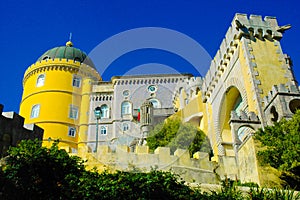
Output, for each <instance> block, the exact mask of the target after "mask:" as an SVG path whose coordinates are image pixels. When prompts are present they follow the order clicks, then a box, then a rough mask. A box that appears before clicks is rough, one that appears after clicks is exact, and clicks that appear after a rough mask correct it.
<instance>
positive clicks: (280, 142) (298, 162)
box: [255, 111, 300, 183]
mask: <svg viewBox="0 0 300 200" xmlns="http://www.w3.org/2000/svg"><path fill="white" fill-rule="evenodd" d="M255 138H256V139H258V140H259V141H260V142H261V144H262V147H263V149H262V150H260V151H259V152H258V158H259V160H260V161H261V163H262V164H270V165H271V166H272V167H274V168H276V169H279V170H281V171H282V172H284V173H286V172H287V173H292V174H293V175H295V176H294V178H296V181H297V179H298V182H299V180H300V178H299V177H300V156H299V155H300V111H298V112H296V114H295V115H294V116H293V118H292V119H291V120H286V119H283V120H281V121H280V122H278V123H275V124H274V126H268V127H265V129H264V130H259V131H257V132H256V134H255ZM299 183H300V182H299Z"/></svg>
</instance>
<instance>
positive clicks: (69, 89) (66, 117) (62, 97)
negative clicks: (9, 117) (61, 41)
mask: <svg viewBox="0 0 300 200" xmlns="http://www.w3.org/2000/svg"><path fill="white" fill-rule="evenodd" d="M99 80H101V77H100V75H99V74H98V72H97V71H96V69H95V68H94V65H93V62H92V61H91V60H90V58H89V57H88V56H87V55H86V54H85V53H84V52H83V51H81V50H79V49H77V48H74V47H73V44H72V42H71V41H68V42H67V43H66V46H61V47H55V48H53V49H50V50H48V51H46V52H45V53H44V54H43V55H42V56H41V57H40V58H39V59H38V60H37V61H36V63H34V64H33V65H31V66H30V67H29V68H28V69H27V70H26V72H25V74H24V79H23V96H22V101H21V105H20V115H22V116H24V117H25V124H29V123H35V124H37V125H38V126H40V127H42V128H43V129H44V138H43V139H44V142H43V145H44V146H50V145H51V143H52V142H53V140H56V139H59V141H60V143H59V146H60V147H61V148H66V149H70V150H71V149H73V150H75V149H76V148H77V145H78V143H80V142H84V141H86V131H87V123H88V111H89V94H90V92H91V89H92V82H93V81H99Z"/></svg>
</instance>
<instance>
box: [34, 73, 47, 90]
mask: <svg viewBox="0 0 300 200" xmlns="http://www.w3.org/2000/svg"><path fill="white" fill-rule="evenodd" d="M44 83H45V74H40V75H39V76H38V78H37V80H36V87H42V86H43V85H44Z"/></svg>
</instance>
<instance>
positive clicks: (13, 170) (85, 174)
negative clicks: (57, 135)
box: [0, 140, 201, 200]
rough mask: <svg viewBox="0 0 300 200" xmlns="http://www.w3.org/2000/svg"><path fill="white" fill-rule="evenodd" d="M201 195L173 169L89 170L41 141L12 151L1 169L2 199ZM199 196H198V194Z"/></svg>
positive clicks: (146, 197)
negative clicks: (136, 170)
mask: <svg viewBox="0 0 300 200" xmlns="http://www.w3.org/2000/svg"><path fill="white" fill-rule="evenodd" d="M196 195H198V196H199V195H201V194H200V193H199V192H197V191H194V190H193V189H191V188H189V187H188V186H187V185H185V184H184V182H183V181H179V179H178V176H176V175H174V174H172V173H171V172H162V171H154V170H153V171H151V172H149V173H143V172H138V173H132V172H121V171H117V172H115V173H109V172H103V173H101V174H99V173H98V172H97V171H87V170H85V168H84V165H83V161H82V160H81V159H80V158H78V157H74V156H69V155H68V153H67V152H66V151H65V150H59V149H58V146H57V143H54V144H53V146H52V147H51V148H50V149H48V148H46V147H41V145H40V141H37V140H36V141H31V140H27V141H22V142H21V143H20V145H19V146H18V147H13V148H11V149H10V150H9V156H8V157H6V158H5V164H4V165H2V169H1V170H0V199H109V200H111V199H190V197H193V196H196ZM196 197H197V196H196Z"/></svg>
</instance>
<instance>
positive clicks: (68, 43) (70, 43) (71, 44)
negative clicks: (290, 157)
mask: <svg viewBox="0 0 300 200" xmlns="http://www.w3.org/2000/svg"><path fill="white" fill-rule="evenodd" d="M66 46H67V47H72V46H73V43H72V33H70V36H69V41H68V42H67V43H66Z"/></svg>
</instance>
